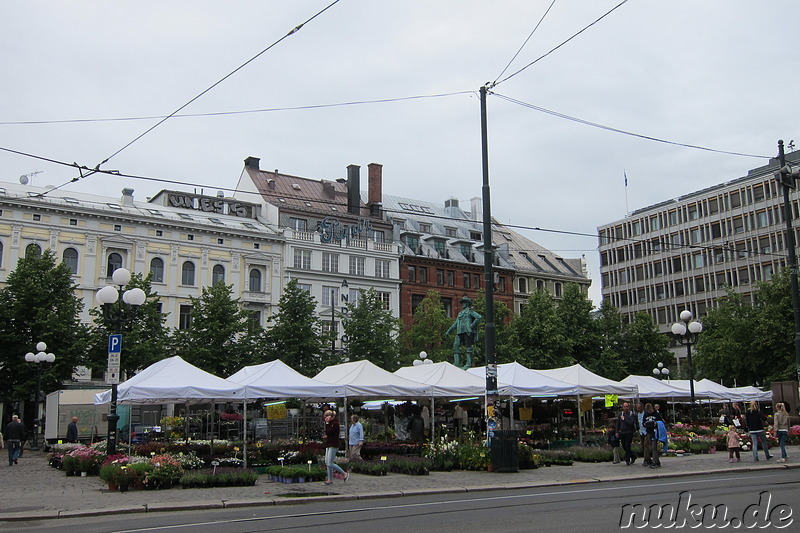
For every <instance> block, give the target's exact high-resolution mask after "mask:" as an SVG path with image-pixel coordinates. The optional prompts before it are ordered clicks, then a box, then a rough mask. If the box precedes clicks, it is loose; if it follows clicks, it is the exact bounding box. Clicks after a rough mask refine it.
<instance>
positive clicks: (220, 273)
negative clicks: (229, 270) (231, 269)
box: [211, 265, 225, 285]
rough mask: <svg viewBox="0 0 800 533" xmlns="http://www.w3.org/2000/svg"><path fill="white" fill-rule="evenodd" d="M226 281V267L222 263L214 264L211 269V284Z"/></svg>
mask: <svg viewBox="0 0 800 533" xmlns="http://www.w3.org/2000/svg"><path fill="white" fill-rule="evenodd" d="M217 283H225V267H224V266H222V265H214V268H213V269H212V270H211V284H212V285H216V284H217Z"/></svg>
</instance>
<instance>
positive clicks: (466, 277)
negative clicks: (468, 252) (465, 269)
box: [464, 273, 470, 289]
mask: <svg viewBox="0 0 800 533" xmlns="http://www.w3.org/2000/svg"><path fill="white" fill-rule="evenodd" d="M469 281H470V275H469V273H464V288H465V289H469Z"/></svg>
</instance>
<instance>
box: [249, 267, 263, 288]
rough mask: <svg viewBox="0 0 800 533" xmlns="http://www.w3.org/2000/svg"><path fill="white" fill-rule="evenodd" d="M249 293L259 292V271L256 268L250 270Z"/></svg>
mask: <svg viewBox="0 0 800 533" xmlns="http://www.w3.org/2000/svg"><path fill="white" fill-rule="evenodd" d="M250 292H261V271H260V270H259V269H257V268H253V269H251V270H250Z"/></svg>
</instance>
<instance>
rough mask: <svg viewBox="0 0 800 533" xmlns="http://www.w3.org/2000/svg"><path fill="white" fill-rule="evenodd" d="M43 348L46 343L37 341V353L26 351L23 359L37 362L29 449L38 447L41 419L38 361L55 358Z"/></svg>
mask: <svg viewBox="0 0 800 533" xmlns="http://www.w3.org/2000/svg"><path fill="white" fill-rule="evenodd" d="M45 350H47V345H46V344H45V343H43V342H39V343H37V344H36V351H37V353H33V352H28V353H26V354H25V361H27V362H28V363H37V364H36V396H34V398H33V401H34V403H35V404H36V418H35V419H34V420H33V443H32V445H31V450H38V449H39V431H40V430H39V422H40V420H41V418H40V417H39V402H40V400H39V390H40V389H41V385H42V365H41V364H39V363H52V362H54V361H55V360H56V356H55V355H54V354H52V353H45Z"/></svg>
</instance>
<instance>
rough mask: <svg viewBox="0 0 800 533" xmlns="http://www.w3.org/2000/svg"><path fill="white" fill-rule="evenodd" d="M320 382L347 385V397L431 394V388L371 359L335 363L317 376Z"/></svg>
mask: <svg viewBox="0 0 800 533" xmlns="http://www.w3.org/2000/svg"><path fill="white" fill-rule="evenodd" d="M314 379H315V380H317V381H322V382H325V383H330V384H333V385H339V386H340V387H344V396H345V397H347V398H353V397H359V396H361V397H380V398H388V397H392V396H399V397H412V398H413V397H425V398H430V397H431V391H432V387H431V386H430V385H426V384H423V383H418V382H416V381H412V380H410V379H406V378H404V377H401V376H398V375H395V374H392V373H391V372H388V371H386V370H384V369H382V368H380V367H379V366H377V365H375V364H373V363H371V362H369V361H366V360H364V361H353V362H351V363H342V364H340V365H332V366H329V367H327V368H325V369H323V370H322V371H321V372H320V373H319V374H317V375H316V376H314Z"/></svg>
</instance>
